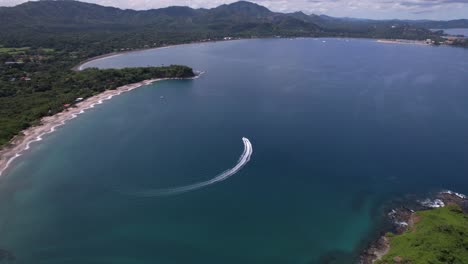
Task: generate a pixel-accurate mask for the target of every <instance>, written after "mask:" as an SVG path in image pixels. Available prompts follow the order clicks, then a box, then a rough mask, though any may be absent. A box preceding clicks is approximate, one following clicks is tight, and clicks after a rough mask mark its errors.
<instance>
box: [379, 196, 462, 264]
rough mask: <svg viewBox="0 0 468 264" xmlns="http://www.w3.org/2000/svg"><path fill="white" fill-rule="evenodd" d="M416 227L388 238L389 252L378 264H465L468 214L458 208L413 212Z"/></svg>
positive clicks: (448, 207)
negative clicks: (414, 213)
mask: <svg viewBox="0 0 468 264" xmlns="http://www.w3.org/2000/svg"><path fill="white" fill-rule="evenodd" d="M416 219H417V220H416V223H415V225H414V226H413V227H412V228H411V229H410V230H409V231H407V232H406V233H403V234H401V235H395V236H391V240H390V251H389V252H388V254H386V255H385V256H384V257H383V258H382V260H380V261H377V262H376V263H378V264H384V263H385V264H387V263H388V264H389V263H413V264H419V263H421V264H431V263H434V264H435V263H453V264H463V263H468V215H467V214H464V213H463V212H462V211H461V209H460V207H458V206H457V205H449V206H447V207H442V208H436V209H432V210H427V211H419V212H417V213H416Z"/></svg>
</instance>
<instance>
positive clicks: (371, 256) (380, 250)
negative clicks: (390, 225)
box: [359, 236, 390, 264]
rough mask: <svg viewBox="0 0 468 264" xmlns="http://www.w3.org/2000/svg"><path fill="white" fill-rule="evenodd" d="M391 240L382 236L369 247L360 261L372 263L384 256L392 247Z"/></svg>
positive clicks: (363, 263) (366, 263) (364, 263)
mask: <svg viewBox="0 0 468 264" xmlns="http://www.w3.org/2000/svg"><path fill="white" fill-rule="evenodd" d="M389 243H390V241H389V239H388V238H387V237H385V236H381V237H380V238H379V239H378V240H377V241H375V242H374V243H372V244H371V245H370V246H369V248H367V249H366V250H365V251H364V252H363V253H362V254H361V257H360V259H359V263H361V264H371V263H373V262H374V261H375V260H376V259H378V258H380V257H382V256H383V255H385V254H387V252H388V250H389V249H390V244H389Z"/></svg>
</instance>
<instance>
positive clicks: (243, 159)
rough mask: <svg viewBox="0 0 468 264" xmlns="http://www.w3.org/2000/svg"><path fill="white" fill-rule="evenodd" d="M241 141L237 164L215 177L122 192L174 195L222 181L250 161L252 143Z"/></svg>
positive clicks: (145, 194)
mask: <svg viewBox="0 0 468 264" xmlns="http://www.w3.org/2000/svg"><path fill="white" fill-rule="evenodd" d="M242 141H243V142H244V152H243V153H242V155H241V156H240V158H239V161H238V162H237V164H236V165H235V166H234V167H233V168H231V169H228V170H226V171H224V172H222V173H220V174H218V175H216V177H214V178H212V179H210V180H207V181H203V182H198V183H194V184H190V185H186V186H181V187H175V188H167V189H149V190H140V191H134V192H123V193H124V194H128V195H134V196H140V197H156V196H168V195H176V194H181V193H185V192H189V191H193V190H197V189H201V188H204V187H206V186H208V185H211V184H214V183H217V182H221V181H224V180H226V179H228V178H229V177H231V176H232V175H234V174H236V173H237V172H238V171H240V170H241V169H242V167H244V166H245V165H246V164H247V163H248V162H249V161H250V156H252V153H253V147H252V143H250V141H249V139H247V138H245V137H243V138H242Z"/></svg>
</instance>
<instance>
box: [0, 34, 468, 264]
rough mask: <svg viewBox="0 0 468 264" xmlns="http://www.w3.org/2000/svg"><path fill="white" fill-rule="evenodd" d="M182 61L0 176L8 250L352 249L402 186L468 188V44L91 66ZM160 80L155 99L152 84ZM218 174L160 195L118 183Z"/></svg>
mask: <svg viewBox="0 0 468 264" xmlns="http://www.w3.org/2000/svg"><path fill="white" fill-rule="evenodd" d="M175 63H177V64H186V65H189V66H192V67H194V69H196V70H202V71H206V73H205V74H204V75H202V77H201V78H199V79H197V80H178V81H164V82H159V83H156V84H153V85H149V86H146V87H142V88H139V89H136V90H134V91H132V92H130V93H126V94H124V95H121V96H118V97H115V98H113V99H112V100H110V101H106V102H105V103H104V104H102V105H99V106H97V107H96V108H94V109H92V110H89V111H88V112H87V113H86V114H84V115H81V116H79V117H78V118H77V119H74V120H73V121H71V122H69V123H68V124H67V125H66V126H64V127H61V128H60V129H58V131H57V132H56V133H54V134H51V135H49V136H47V137H45V139H44V140H43V141H41V142H40V143H38V144H35V145H34V147H33V148H32V150H31V151H30V152H29V153H27V154H25V155H24V156H23V157H22V158H21V159H20V160H18V161H15V164H14V166H13V167H12V169H11V170H9V172H8V173H7V174H6V175H4V176H3V177H2V178H1V179H0V248H3V249H7V250H11V251H12V252H13V253H14V254H15V255H16V257H17V263H38V264H39V263H61V264H63V263H126V264H132V263H138V264H140V263H145V264H146V263H158V264H173V263H174V264H175V263H196V264H198V263H203V264H211V263H216V264H218V263H227V264H229V263H236V264H238V263H246V264H248V263H288V264H295V263H297V264H300V263H304V264H310V263H326V262H325V260H326V259H335V260H336V261H335V262H331V263H350V262H352V260H353V259H354V258H355V253H356V252H357V251H358V250H359V249H360V247H361V246H362V242H363V241H364V242H365V241H366V239H368V238H369V235H370V234H371V233H372V232H373V231H375V230H376V227H377V225H378V224H379V221H380V219H381V218H380V216H381V213H382V212H381V209H382V206H384V204H385V203H387V202H388V201H391V200H393V199H395V198H397V197H399V196H401V195H406V194H416V195H425V194H427V193H429V192H431V191H437V190H441V189H451V190H454V191H458V192H461V193H468V177H467V175H468V162H467V157H468V103H467V102H468V86H467V85H466V84H467V83H468V50H466V49H461V48H451V47H431V46H420V45H414V46H413V45H392V44H381V43H377V42H374V41H372V40H355V39H353V40H345V39H318V40H316V39H295V40H288V39H274V40H273V39H271V40H268V39H266V40H242V41H232V42H222V43H206V44H195V45H185V46H178V47H172V48H167V49H159V50H150V51H144V52H137V53H131V54H125V55H122V56H118V57H112V58H107V59H103V60H99V61H95V62H92V63H91V64H88V65H87V66H95V67H130V66H147V65H162V64H165V65H167V64H175ZM160 96H164V99H160ZM242 137H247V138H249V139H250V141H251V142H252V144H253V149H254V152H253V155H252V159H251V161H250V162H249V163H248V164H247V165H246V166H245V167H244V168H243V169H242V170H241V171H240V172H239V173H237V174H235V175H234V176H232V177H230V178H229V179H227V180H226V181H223V182H220V183H217V184H214V185H210V186H209V187H207V188H204V189H200V190H196V191H192V192H188V193H184V194H180V195H175V196H168V197H150V198H142V197H136V196H131V195H126V194H123V193H121V192H119V191H117V190H145V189H153V188H166V187H174V186H180V185H186V184H191V183H195V182H199V181H204V180H207V179H210V178H212V177H214V176H215V175H217V174H218V173H220V172H222V171H224V170H226V169H228V168H231V167H232V166H233V165H234V164H235V163H236V162H237V160H238V158H239V155H240V154H241V153H242V150H243V144H242V140H241V138H242Z"/></svg>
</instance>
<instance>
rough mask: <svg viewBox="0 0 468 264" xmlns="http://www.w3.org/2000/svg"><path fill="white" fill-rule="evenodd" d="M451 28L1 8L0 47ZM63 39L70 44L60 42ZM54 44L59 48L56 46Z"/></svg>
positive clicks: (81, 7) (71, 6)
mask: <svg viewBox="0 0 468 264" xmlns="http://www.w3.org/2000/svg"><path fill="white" fill-rule="evenodd" d="M449 27H468V20H453V21H429V20H418V21H409V20H369V19H349V18H335V17H330V16H325V15H314V14H312V15H307V14H305V13H303V12H295V13H279V12H273V11H271V10H269V9H268V8H266V7H264V6H261V5H258V4H255V3H251V2H247V1H239V2H235V3H232V4H224V5H220V6H218V7H215V8H211V9H204V8H200V9H193V8H190V7H184V6H172V7H166V8H160V9H151V10H142V11H136V10H130V9H126V10H123V9H119V8H115V7H105V6H100V5H97V4H91V3H84V2H79V1H71V0H56V1H54V0H42V1H34V2H26V3H23V4H20V5H17V6H14V7H0V45H2V44H3V45H19V44H18V43H22V44H21V45H42V46H52V47H55V46H57V45H62V46H63V45H67V43H71V42H73V43H76V42H77V41H81V42H84V43H85V45H91V44H89V42H90V41H94V40H95V39H96V38H101V39H106V41H107V42H108V43H110V44H109V46H111V47H114V48H119V47H125V46H127V47H128V46H132V47H145V46H148V45H151V46H154V45H162V44H169V43H180V42H189V41H199V40H202V39H219V38H223V37H224V36H232V37H271V36H283V37H297V36H301V37H325V36H328V37H366V38H406V39H426V38H434V37H437V36H434V33H433V32H431V31H429V30H428V29H429V28H449ZM64 37H65V38H66V39H68V40H69V41H68V42H63V39H64ZM58 39H60V40H61V43H57V40H58ZM54 40H55V42H54ZM158 43H159V44H158ZM70 45H71V44H70ZM62 46H60V47H61V48H63V47H62Z"/></svg>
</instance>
